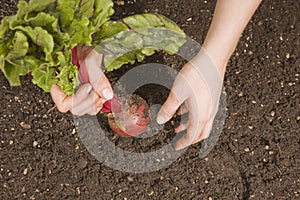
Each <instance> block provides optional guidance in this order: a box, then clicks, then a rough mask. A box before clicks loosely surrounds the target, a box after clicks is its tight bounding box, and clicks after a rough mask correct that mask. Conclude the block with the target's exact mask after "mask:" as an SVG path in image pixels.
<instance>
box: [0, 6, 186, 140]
mask: <svg viewBox="0 0 300 200" xmlns="http://www.w3.org/2000/svg"><path fill="white" fill-rule="evenodd" d="M113 13H114V10H113V2H112V1H111V0H43V1H41V0H30V1H24V0H20V1H19V3H18V11H17V13H16V14H15V15H12V16H7V17H5V18H3V20H2V21H1V25H0V69H1V71H2V72H3V73H4V75H5V76H6V78H7V79H8V81H9V83H10V85H11V86H18V85H20V84H21V81H20V76H24V75H27V74H30V75H31V76H32V82H33V83H34V84H36V85H38V86H39V87H40V88H42V89H43V90H44V91H46V92H49V91H50V89H51V86H52V85H53V84H57V85H59V86H60V87H61V89H62V90H63V91H64V92H65V93H66V94H68V95H72V94H73V93H74V91H75V90H76V88H78V87H79V86H80V84H81V81H80V76H81V74H80V73H79V69H80V66H79V65H78V58H77V54H76V52H77V51H76V49H77V48H78V47H84V48H85V47H88V48H95V49H96V50H97V51H98V52H99V53H102V54H103V55H104V61H103V62H104V65H105V67H106V70H107V71H112V70H116V69H119V68H120V67H121V66H123V65H124V64H133V63H134V62H135V61H138V62H141V61H142V60H143V59H144V58H145V57H146V56H150V55H153V54H154V53H155V51H157V50H164V51H165V52H167V53H169V54H174V53H176V52H177V51H178V49H179V48H180V46H181V45H183V43H184V42H185V34H184V32H183V31H182V30H181V29H180V28H179V27H178V26H177V25H176V24H175V23H174V22H172V21H171V20H170V19H168V18H166V17H164V16H162V15H159V14H137V15H133V16H129V17H125V18H124V19H121V20H118V21H112V20H110V17H111V16H112V15H113ZM115 100H116V101H117V102H119V104H120V105H121V106H120V108H122V109H124V110H125V111H124V112H123V110H121V111H120V112H112V111H111V112H110V113H109V114H108V115H107V116H108V117H109V124H110V125H111V127H112V129H113V130H114V131H115V132H116V133H120V134H121V135H127V136H128V135H129V136H135V135H137V134H139V133H141V132H142V130H144V127H145V125H146V124H147V123H148V122H149V119H150V118H149V117H148V113H147V112H148V111H147V109H148V106H146V103H145V101H144V100H142V99H140V97H137V96H134V97H131V98H129V99H127V100H124V97H119V98H117V99H115ZM109 103H110V104H111V103H112V102H107V104H109ZM123 104H124V105H123ZM111 116H115V119H116V120H114V121H113V120H111ZM126 116H127V117H126ZM125 119H129V122H126V121H124V120H125ZM121 121H122V123H121ZM133 124H135V125H136V128H134V125H133ZM117 128H118V129H117ZM122 131H123V132H122ZM121 132H122V133H121Z"/></svg>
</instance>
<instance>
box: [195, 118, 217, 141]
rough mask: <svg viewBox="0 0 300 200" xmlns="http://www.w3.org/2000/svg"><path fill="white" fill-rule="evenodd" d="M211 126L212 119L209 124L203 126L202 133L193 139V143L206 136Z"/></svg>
mask: <svg viewBox="0 0 300 200" xmlns="http://www.w3.org/2000/svg"><path fill="white" fill-rule="evenodd" d="M212 126H213V120H212V121H211V122H209V124H206V125H205V128H204V129H203V131H202V133H201V134H200V135H199V136H198V138H197V139H196V140H195V141H193V144H196V143H198V142H200V141H202V140H204V139H206V138H208V137H209V135H210V131H211V129H212Z"/></svg>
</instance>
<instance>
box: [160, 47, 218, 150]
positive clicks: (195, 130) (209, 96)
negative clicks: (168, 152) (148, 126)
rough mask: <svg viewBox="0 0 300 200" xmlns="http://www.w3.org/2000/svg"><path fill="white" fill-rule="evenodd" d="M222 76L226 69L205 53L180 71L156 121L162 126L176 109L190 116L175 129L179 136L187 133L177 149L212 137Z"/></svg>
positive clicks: (179, 112)
mask: <svg viewBox="0 0 300 200" xmlns="http://www.w3.org/2000/svg"><path fill="white" fill-rule="evenodd" d="M223 75H224V72H223V70H219V68H217V67H216V66H215V64H214V63H213V62H212V61H211V59H210V58H209V57H208V56H207V55H206V54H205V53H199V54H198V55H197V56H196V57H195V58H194V59H193V60H192V61H190V62H189V63H187V64H186V65H185V66H184V67H183V68H182V70H181V71H180V72H179V74H178V76H177V77H176V79H175V82H174V85H173V87H172V89H171V92H170V94H169V97H168V99H167V100H166V102H165V103H164V104H163V106H162V108H161V110H160V111H159V113H158V116H157V122H158V123H159V124H162V123H165V122H167V121H169V120H170V119H171V118H172V116H173V115H174V114H175V112H176V111H177V110H178V114H179V115H183V114H186V113H188V121H187V122H186V123H181V124H180V125H179V126H178V127H177V128H176V129H175V132H176V133H179V132H181V131H185V130H187V132H186V134H185V135H184V136H183V137H181V138H180V139H179V140H178V141H177V143H176V146H175V148H176V150H179V149H183V148H185V147H187V146H189V145H191V144H194V143H197V142H199V141H201V140H203V139H205V138H207V137H208V136H209V134H210V131H211V128H212V125H213V121H214V118H215V115H216V113H217V110H218V103H219V98H220V94H221V89H222V82H223ZM182 104H183V105H182ZM180 106H181V107H180ZM179 107H180V108H179ZM178 108H179V109H178Z"/></svg>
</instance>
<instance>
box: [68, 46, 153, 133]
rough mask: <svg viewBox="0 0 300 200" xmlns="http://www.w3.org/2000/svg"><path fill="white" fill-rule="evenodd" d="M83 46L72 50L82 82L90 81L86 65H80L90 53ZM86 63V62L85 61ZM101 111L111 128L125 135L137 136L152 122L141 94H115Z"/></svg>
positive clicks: (74, 62) (73, 59)
mask: <svg viewBox="0 0 300 200" xmlns="http://www.w3.org/2000/svg"><path fill="white" fill-rule="evenodd" d="M80 48H82V49H81V51H80V54H77V47H75V48H74V49H73V50H72V61H73V64H74V65H76V66H77V67H78V69H79V70H78V73H79V74H78V76H79V80H80V82H81V83H87V82H89V77H88V74H87V70H86V67H87V66H85V65H82V66H81V65H80V64H79V63H80V60H84V59H85V58H86V56H87V54H88V53H89V48H86V47H80ZM83 63H84V62H83ZM101 112H103V113H104V114H106V116H107V117H108V123H109V126H110V127H111V129H112V130H113V131H114V132H115V133H116V134H118V135H120V136H123V137H136V136H138V135H140V134H142V133H143V132H145V130H146V128H147V125H148V124H149V123H150V121H151V120H150V116H149V106H148V104H147V102H146V101H145V100H144V99H143V98H142V97H140V96H138V95H136V94H134V95H132V96H131V97H127V96H122V97H118V96H117V95H114V98H113V99H111V100H108V101H106V102H105V103H104V104H103V107H102V109H101Z"/></svg>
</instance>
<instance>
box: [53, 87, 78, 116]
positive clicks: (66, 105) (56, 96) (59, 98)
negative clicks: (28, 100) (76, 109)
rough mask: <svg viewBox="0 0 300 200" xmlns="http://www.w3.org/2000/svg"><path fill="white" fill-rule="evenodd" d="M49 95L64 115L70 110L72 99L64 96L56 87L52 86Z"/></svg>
mask: <svg viewBox="0 0 300 200" xmlns="http://www.w3.org/2000/svg"><path fill="white" fill-rule="evenodd" d="M50 94H51V97H52V99H53V101H54V103H55V105H56V106H57V109H58V110H59V111H60V112H62V113H66V112H68V111H69V110H71V108H72V102H73V97H72V96H68V95H67V94H65V93H64V92H63V91H62V90H61V88H60V87H59V86H58V85H52V87H51V90H50Z"/></svg>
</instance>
